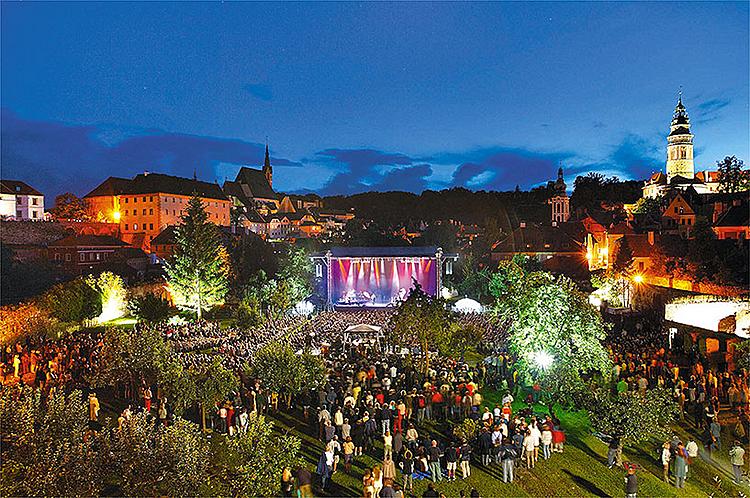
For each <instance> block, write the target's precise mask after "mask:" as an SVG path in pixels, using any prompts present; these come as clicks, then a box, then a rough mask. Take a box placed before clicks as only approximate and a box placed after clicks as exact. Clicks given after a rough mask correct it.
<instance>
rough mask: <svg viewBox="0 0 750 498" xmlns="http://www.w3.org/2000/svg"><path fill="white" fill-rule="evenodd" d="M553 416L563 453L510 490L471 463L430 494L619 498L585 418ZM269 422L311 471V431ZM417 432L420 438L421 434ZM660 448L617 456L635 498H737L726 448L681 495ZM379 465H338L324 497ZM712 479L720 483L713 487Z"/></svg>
mask: <svg viewBox="0 0 750 498" xmlns="http://www.w3.org/2000/svg"><path fill="white" fill-rule="evenodd" d="M498 398H499V394H498V393H494V392H493V393H487V394H486V396H485V401H486V404H488V405H489V406H494V403H495V402H496V401H497V400H498ZM519 408H520V405H519ZM535 408H536V410H535V411H538V412H546V411H547V410H546V408H544V407H543V406H541V405H537V406H536V407H535ZM558 416H559V417H560V420H561V422H562V424H563V427H564V428H565V431H566V435H567V442H566V444H565V451H564V453H562V454H561V453H553V455H552V457H551V458H550V459H549V460H547V461H544V460H540V461H539V462H538V463H537V465H536V467H535V468H534V469H531V470H529V469H524V468H521V469H517V471H516V480H515V481H514V482H513V483H512V484H511V483H509V484H504V483H503V482H502V470H501V468H500V466H499V465H491V466H490V467H489V468H485V467H482V466H480V465H477V464H476V462H474V461H472V474H471V476H470V477H469V478H468V479H466V480H465V481H464V480H460V479H459V480H457V481H454V482H447V481H445V480H444V481H441V482H439V483H437V486H436V488H437V489H438V491H440V492H442V493H444V494H445V495H446V496H447V497H457V496H459V492H460V491H461V490H465V491H466V496H468V494H469V490H470V489H471V488H472V487H474V488H476V489H477V490H478V491H479V492H480V494H481V496H483V497H485V498H486V497H496V496H503V497H515V496H544V497H552V496H571V497H578V496H624V494H625V492H624V476H625V473H624V471H623V470H622V469H621V468H613V469H608V468H607V466H606V456H607V445H606V444H605V443H604V442H602V441H601V440H599V439H598V438H596V437H595V436H593V435H592V434H591V433H590V430H589V427H590V424H589V421H588V416H587V414H585V413H583V412H564V411H562V410H561V411H559V412H558ZM272 418H273V420H274V421H275V422H276V424H277V429H278V430H281V431H286V430H291V431H292V432H294V433H295V434H296V435H298V436H299V437H301V438H302V441H303V442H302V453H303V456H304V458H305V460H306V461H307V462H308V463H309V466H310V468H311V469H314V468H315V466H316V465H317V462H318V458H319V457H320V455H321V453H322V451H323V445H322V443H321V442H320V441H319V440H317V438H316V437H314V436H315V435H317V434H315V435H312V434H311V433H310V432H311V431H312V429H309V428H306V427H305V426H304V422H302V421H301V420H300V419H297V418H296V415H292V414H287V413H279V414H276V415H274V417H272ZM633 423H638V421H633ZM419 429H420V434H422V433H423V431H424V430H425V429H426V428H419ZM443 430H445V428H443ZM433 431H434V432H438V431H439V428H438V427H435V426H432V427H431V432H433ZM676 432H677V433H678V434H679V435H680V436H681V437H683V438H684V440H685V441H687V437H688V434H687V433H686V432H685V431H684V430H681V429H679V428H676ZM438 433H439V432H438ZM696 440H697V439H696ZM699 446H701V445H700V443H699ZM660 447H661V442H659V441H653V442H651V443H649V444H648V445H647V446H645V447H644V448H643V449H635V448H628V447H626V448H625V449H624V451H623V461H634V462H636V463H637V464H638V465H639V466H640V467H641V468H640V470H639V471H638V481H639V492H638V496H641V497H662V496H709V495H713V496H717V497H718V496H727V497H729V496H734V497H736V496H740V488H739V487H738V486H735V485H734V484H732V483H731V467H730V466H729V464H728V462H727V459H726V451H727V449H726V448H724V450H723V452H721V453H722V459H721V460H720V461H719V462H717V464H718V466H715V465H713V464H709V463H707V462H705V461H703V460H702V459H701V458H698V459H696V461H694V462H693V463H692V465H691V466H690V471H689V473H688V480H687V483H686V487H685V489H683V490H678V489H677V488H675V487H674V486H673V485H669V484H666V483H664V482H663V481H662V480H661V465H660V462H659V461H658V460H657V457H658V455H659V449H660ZM375 452H376V456H377V457H378V458H382V445H378V446H377V449H376V450H375ZM717 458H718V456H717ZM379 464H382V461H379V460H375V459H374V458H372V457H370V456H367V455H365V456H363V457H359V458H357V459H356V460H355V464H354V465H353V466H352V470H351V475H347V474H345V473H344V469H343V461H342V464H341V467H340V469H339V471H338V472H336V473H335V474H334V476H333V484H332V485H331V486H330V489H329V493H328V496H362V481H361V479H362V475H363V473H364V469H365V468H366V467H372V466H373V465H379ZM716 476H718V479H719V481H720V482H717V481H715V477H716ZM399 479H400V474H399ZM427 482H428V481H427V480H421V481H418V480H415V493H416V494H417V496H421V494H422V492H423V491H424V490H425V489H426V488H427ZM743 488H744V489H743V491H744V490H746V487H745V486H743ZM317 494H320V495H323V493H316V495H317Z"/></svg>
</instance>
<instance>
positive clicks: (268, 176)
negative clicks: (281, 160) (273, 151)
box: [263, 140, 273, 188]
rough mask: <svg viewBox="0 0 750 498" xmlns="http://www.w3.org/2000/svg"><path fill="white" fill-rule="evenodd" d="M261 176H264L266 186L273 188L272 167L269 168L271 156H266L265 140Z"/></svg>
mask: <svg viewBox="0 0 750 498" xmlns="http://www.w3.org/2000/svg"><path fill="white" fill-rule="evenodd" d="M263 174H264V175H266V180H268V185H269V186H270V187H271V188H273V167H271V156H270V155H269V154H268V140H266V158H265V160H264V161H263Z"/></svg>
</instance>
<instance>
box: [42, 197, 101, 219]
mask: <svg viewBox="0 0 750 498" xmlns="http://www.w3.org/2000/svg"><path fill="white" fill-rule="evenodd" d="M49 212H50V214H51V215H52V217H53V218H55V219H56V220H83V221H88V220H90V219H91V217H90V216H89V214H88V209H87V206H86V201H84V200H83V199H80V198H78V197H76V195H75V194H71V193H70V192H65V193H64V194H60V195H58V196H57V197H55V206H54V207H53V208H52V209H50V210H49Z"/></svg>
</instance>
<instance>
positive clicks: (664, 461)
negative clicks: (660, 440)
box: [661, 441, 672, 483]
mask: <svg viewBox="0 0 750 498" xmlns="http://www.w3.org/2000/svg"><path fill="white" fill-rule="evenodd" d="M671 459H672V452H671V451H670V449H669V441H665V442H664V444H663V445H662V447H661V466H662V469H663V478H664V482H666V483H669V461H670V460H671Z"/></svg>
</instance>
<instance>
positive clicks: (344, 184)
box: [314, 149, 432, 195]
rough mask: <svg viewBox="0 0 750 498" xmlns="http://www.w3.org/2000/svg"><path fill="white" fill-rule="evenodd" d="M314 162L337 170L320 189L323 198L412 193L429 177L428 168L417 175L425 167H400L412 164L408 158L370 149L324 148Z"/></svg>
mask: <svg viewBox="0 0 750 498" xmlns="http://www.w3.org/2000/svg"><path fill="white" fill-rule="evenodd" d="M316 159H317V160H318V161H322V162H324V163H326V164H328V165H329V166H330V167H331V168H333V169H334V170H337V171H338V172H337V173H335V174H334V175H333V177H332V178H331V180H330V181H329V182H328V183H327V184H326V185H325V186H324V187H323V188H322V189H321V193H322V194H324V195H337V194H353V193H357V192H366V191H369V190H396V189H399V190H412V191H416V190H415V188H418V187H419V186H420V185H426V182H425V178H426V177H427V176H429V175H430V174H432V170H431V169H430V170H429V172H427V174H425V175H422V176H417V175H420V174H421V173H424V172H425V168H424V167H422V168H420V167H411V168H403V167H404V166H411V165H412V163H413V160H412V158H410V157H409V156H407V155H405V154H401V153H390V152H383V151H379V150H374V149H325V150H322V151H320V152H318V153H317V154H316ZM314 160H315V159H314ZM422 166H425V165H422ZM428 168H429V166H428ZM399 182H402V183H401V185H402V187H399V186H398V185H399ZM424 188H425V187H423V188H422V190H424ZM420 191H421V190H420Z"/></svg>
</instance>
